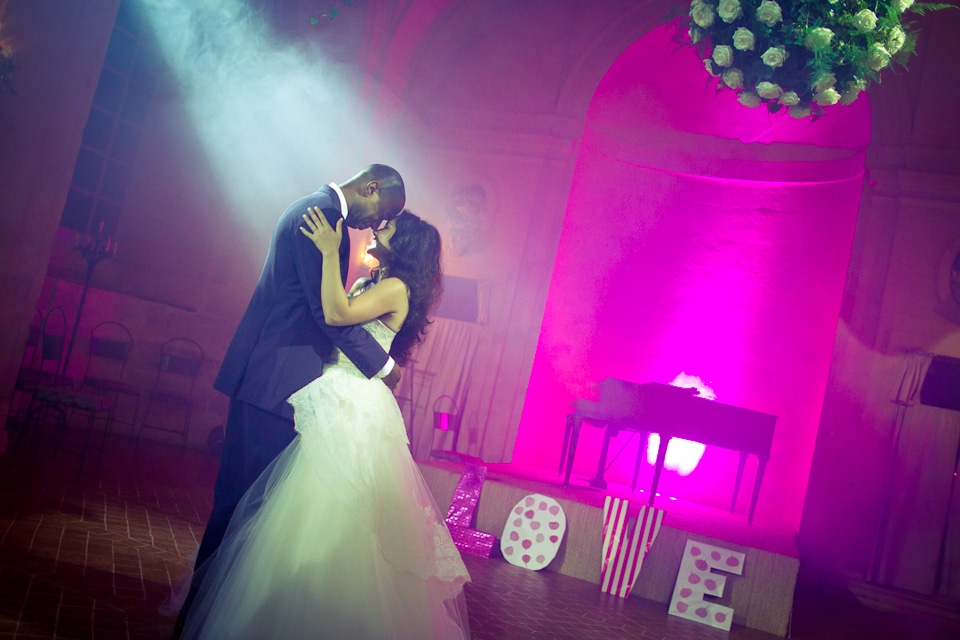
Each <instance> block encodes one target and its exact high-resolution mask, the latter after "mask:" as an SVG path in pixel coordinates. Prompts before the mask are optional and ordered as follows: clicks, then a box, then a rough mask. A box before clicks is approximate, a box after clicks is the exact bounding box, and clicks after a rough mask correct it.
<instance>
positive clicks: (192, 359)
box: [154, 338, 203, 402]
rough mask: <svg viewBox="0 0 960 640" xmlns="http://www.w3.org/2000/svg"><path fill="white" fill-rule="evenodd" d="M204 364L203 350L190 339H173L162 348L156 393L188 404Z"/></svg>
mask: <svg viewBox="0 0 960 640" xmlns="http://www.w3.org/2000/svg"><path fill="white" fill-rule="evenodd" d="M202 364H203V349H202V348H201V347H200V345H199V344H197V343H196V342H194V341H193V340H191V339H189V338H171V339H170V340H167V341H166V342H165V343H163V346H162V347H161V348H160V363H159V366H158V367H157V381H156V384H155V385H154V393H155V394H157V395H159V396H164V397H167V398H168V399H171V400H172V399H177V400H180V401H183V402H188V401H189V400H190V399H191V398H192V396H193V385H194V382H195V381H196V379H197V374H199V373H200V366H201V365H202Z"/></svg>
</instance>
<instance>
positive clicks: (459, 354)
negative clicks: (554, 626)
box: [397, 318, 482, 460]
mask: <svg viewBox="0 0 960 640" xmlns="http://www.w3.org/2000/svg"><path fill="white" fill-rule="evenodd" d="M481 329H482V325H479V324H474V323H471V322H460V321H458V320H450V319H447V318H436V319H435V320H434V323H433V325H432V326H431V327H430V328H429V329H428V333H427V338H426V340H425V341H424V342H423V344H421V345H420V348H419V349H418V350H417V352H416V354H415V356H414V359H415V360H416V362H415V363H414V364H412V365H410V366H408V367H407V369H406V370H405V371H404V381H403V382H401V385H400V387H401V388H400V390H399V391H398V393H397V395H398V397H399V398H400V399H401V401H400V408H401V409H402V410H403V415H404V418H405V419H406V421H407V429H408V432H409V434H410V446H411V451H412V452H413V457H414V458H415V459H417V460H426V459H427V458H429V457H430V452H431V451H432V450H434V449H438V450H452V449H453V433H452V432H451V431H447V432H443V431H439V430H436V429H434V420H433V414H434V406H436V409H437V410H438V411H444V412H448V413H452V414H454V415H456V417H457V419H459V421H460V423H461V424H462V423H463V420H462V418H463V416H462V414H463V410H464V407H465V405H466V402H467V399H468V395H469V388H470V372H471V370H472V366H473V361H474V357H475V356H476V353H477V345H478V344H479V341H480V332H481ZM443 396H449V399H448V398H443ZM467 441H468V438H467V433H466V432H463V433H461V434H460V437H459V439H458V442H457V450H459V451H461V452H466V445H467Z"/></svg>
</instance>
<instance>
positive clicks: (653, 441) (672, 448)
mask: <svg viewBox="0 0 960 640" xmlns="http://www.w3.org/2000/svg"><path fill="white" fill-rule="evenodd" d="M670 384H671V385H673V386H674V387H680V388H682V389H696V390H697V396H699V397H701V398H706V399H707V400H716V399H717V394H715V393H714V392H713V389H711V388H710V387H708V386H707V385H706V384H705V383H704V382H703V380H701V379H700V378H699V377H698V376H692V375H689V374H687V373H686V372H680V374H679V375H678V376H677V377H676V378H674V379H673V381H672V382H670ZM659 448H660V434H658V433H651V434H650V436H649V437H648V438H647V462H648V463H649V464H651V465H652V464H654V463H656V461H657V451H658V450H659ZM706 449H707V447H706V445H703V444H700V443H699V442H693V441H692V440H684V439H683V438H673V439H671V440H670V442H669V443H668V444H667V457H666V459H665V460H664V463H663V468H664V469H668V470H670V471H676V472H677V475H680V476H688V475H690V474H691V473H693V470H694V469H696V468H697V465H698V464H700V459H701V458H702V457H703V452H704V451H706ZM673 499H674V498H671V500H673Z"/></svg>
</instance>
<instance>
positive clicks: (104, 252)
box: [60, 220, 117, 378]
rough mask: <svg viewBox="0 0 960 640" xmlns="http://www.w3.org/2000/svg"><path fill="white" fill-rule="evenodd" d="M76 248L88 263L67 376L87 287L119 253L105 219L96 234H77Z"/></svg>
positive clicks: (66, 359) (66, 358)
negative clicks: (100, 268)
mask: <svg viewBox="0 0 960 640" xmlns="http://www.w3.org/2000/svg"><path fill="white" fill-rule="evenodd" d="M76 250H77V251H78V252H79V253H80V255H81V256H82V257H83V259H84V260H85V261H86V263H87V272H86V274H85V275H84V278H83V290H82V291H81V292H80V304H79V305H78V306H77V317H76V318H75V319H74V321H73V330H72V331H71V332H70V343H69V344H68V345H67V354H66V355H65V356H64V358H63V368H62V369H61V370H60V374H61V375H62V376H63V377H64V378H66V377H67V365H69V364H70V354H71V353H73V343H74V341H76V339H77V327H79V326H80V316H81V315H82V314H83V304H84V303H85V302H86V300H87V289H89V288H90V280H91V279H93V271H94V269H96V268H97V265H98V264H100V263H101V262H103V261H104V260H107V259H110V258H114V257H116V255H117V243H116V241H115V240H114V239H113V238H111V237H110V236H108V235H106V234H105V233H104V232H103V220H101V221H100V227H99V228H98V229H97V232H96V234H91V233H89V232H87V233H85V234H83V236H81V235H80V234H77V245H76Z"/></svg>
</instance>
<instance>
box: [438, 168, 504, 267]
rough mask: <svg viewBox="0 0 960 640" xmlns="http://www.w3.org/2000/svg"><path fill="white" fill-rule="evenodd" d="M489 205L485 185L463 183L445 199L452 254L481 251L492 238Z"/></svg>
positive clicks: (469, 253) (467, 253) (465, 254)
mask: <svg viewBox="0 0 960 640" xmlns="http://www.w3.org/2000/svg"><path fill="white" fill-rule="evenodd" d="M492 213H493V212H492V207H491V206H490V200H489V196H488V193H487V189H486V188H485V187H483V186H481V185H479V184H464V185H461V186H459V187H457V188H456V189H454V190H453V193H451V194H450V197H449V198H448V199H447V206H446V214H447V230H448V232H449V239H450V242H449V245H448V246H449V247H450V252H451V253H452V254H453V255H455V256H467V255H471V254H476V253H482V252H483V251H484V250H485V249H486V248H487V247H489V246H490V242H491V240H492V239H493V233H492V217H493V216H492Z"/></svg>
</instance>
